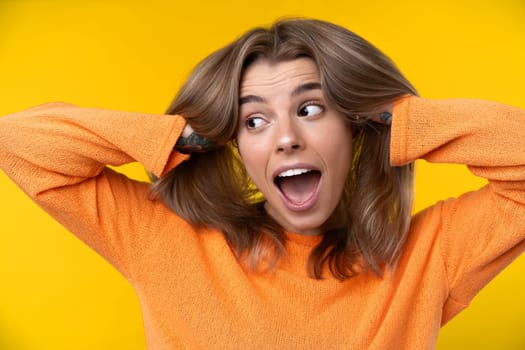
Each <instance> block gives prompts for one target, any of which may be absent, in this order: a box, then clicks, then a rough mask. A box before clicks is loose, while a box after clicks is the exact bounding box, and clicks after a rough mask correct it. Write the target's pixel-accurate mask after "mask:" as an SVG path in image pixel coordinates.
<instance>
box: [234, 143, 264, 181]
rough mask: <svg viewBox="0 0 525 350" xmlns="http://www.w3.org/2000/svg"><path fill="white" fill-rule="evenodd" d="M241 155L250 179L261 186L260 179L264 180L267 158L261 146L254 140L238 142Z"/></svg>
mask: <svg viewBox="0 0 525 350" xmlns="http://www.w3.org/2000/svg"><path fill="white" fill-rule="evenodd" d="M238 145H239V155H240V157H241V160H242V163H243V165H244V168H245V169H246V172H247V173H248V175H249V176H250V178H251V179H252V180H253V182H255V184H256V185H257V186H259V183H258V182H259V181H260V179H262V178H264V170H265V169H266V166H265V157H264V153H263V152H262V150H261V147H260V145H258V143H257V142H256V141H254V140H250V141H248V140H242V139H240V140H239V141H238Z"/></svg>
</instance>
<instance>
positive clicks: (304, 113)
mask: <svg viewBox="0 0 525 350" xmlns="http://www.w3.org/2000/svg"><path fill="white" fill-rule="evenodd" d="M321 112H323V107H322V106H319V105H317V104H307V105H304V106H302V107H301V108H300V109H299V112H298V113H297V115H298V116H300V117H312V116H315V115H318V114H320V113H321Z"/></svg>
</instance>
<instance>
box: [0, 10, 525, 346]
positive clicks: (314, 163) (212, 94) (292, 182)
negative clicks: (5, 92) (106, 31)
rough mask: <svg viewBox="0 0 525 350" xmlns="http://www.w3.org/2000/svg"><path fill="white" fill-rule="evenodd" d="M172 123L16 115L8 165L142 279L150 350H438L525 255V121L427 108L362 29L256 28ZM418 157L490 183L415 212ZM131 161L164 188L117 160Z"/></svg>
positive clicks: (505, 112) (190, 86)
mask: <svg viewBox="0 0 525 350" xmlns="http://www.w3.org/2000/svg"><path fill="white" fill-rule="evenodd" d="M168 114H170V115H165V116H162V115H144V114H139V113H125V112H115V111H107V110H98V109H85V108H78V107H74V106H70V105H63V104H50V105H44V106H40V107H36V108H33V109H31V110H28V111H24V112H21V113H18V114H15V115H13V116H8V117H5V118H2V119H0V124H1V127H0V145H1V146H0V166H1V168H2V169H3V170H4V171H5V172H6V173H7V174H8V175H9V176H10V177H11V178H13V180H14V181H15V182H17V183H18V184H19V185H20V186H21V187H22V188H23V189H24V190H25V191H26V192H27V193H28V194H29V195H30V196H31V197H32V198H33V199H34V200H35V201H36V202H37V203H38V204H39V205H41V206H42V207H43V208H44V209H45V210H47V211H48V212H49V213H50V214H51V215H53V216H54V217H55V218H56V219H57V220H58V221H60V222H61V223H62V224H63V225H65V226H66V227H67V228H69V229H70V230H71V231H72V232H73V233H74V234H75V235H77V236H78V237H79V238H81V239H82V240H84V241H85V242H86V243H87V244H88V245H89V246H91V247H92V248H93V249H95V250H96V251H97V252H99V253H100V254H101V255H103V256H104V257H105V258H106V259H107V260H108V261H109V262H111V263H112V264H113V265H114V266H115V267H116V268H118V269H119V270H120V271H121V272H122V274H123V275H124V276H126V278H128V280H129V281H130V282H131V284H132V285H133V286H134V288H135V290H136V291H137V294H138V296H139V299H140V301H141V306H142V311H143V315H144V324H145V328H146V339H147V343H148V348H151V349H174V348H221V349H225V348H235V349H238V348H301V349H303V348H316V349H317V348H357V349H364V348H366V349H388V348H391V349H407V348H410V349H413V348H432V347H433V346H434V345H435V342H436V338H437V334H438V330H439V328H440V326H441V325H442V324H444V323H446V322H447V321H448V320H450V319H451V318H452V317H453V316H455V315H456V314H457V313H458V312H460V311H461V310H462V309H464V308H465V307H466V306H467V305H468V303H469V301H470V300H471V299H472V298H473V296H474V295H475V294H476V293H477V292H478V291H479V290H480V288H482V287H483V286H484V285H485V284H486V283H488V282H489V281H490V279H492V278H493V277H494V276H495V275H496V274H497V272H498V271H500V270H501V269H502V268H503V267H505V266H506V265H507V264H509V263H510V262H511V261H512V259H513V258H515V257H517V256H518V255H519V254H520V253H521V252H523V250H524V249H525V243H524V242H525V228H524V227H523V225H522V224H521V221H522V218H523V216H524V214H525V191H524V190H525V165H524V164H525V156H524V153H525V152H523V146H522V142H521V140H522V139H523V138H524V137H525V128H524V127H523V125H524V122H525V112H524V111H522V110H519V109H517V108H513V107H508V106H504V105H501V104H496V103H491V102H483V101H474V100H444V101H430V100H426V99H422V98H419V97H416V92H415V89H414V88H413V87H412V86H411V85H410V83H409V82H407V80H406V79H405V78H404V77H403V76H402V74H401V73H400V72H399V71H398V70H397V68H396V67H395V66H394V65H393V64H392V63H391V62H390V60H389V59H388V58H386V57H385V56H384V55H383V54H382V53H381V52H379V51H378V50H377V49H375V48H374V47H373V46H372V45H370V44H369V43H367V42H366V41H364V40H363V39H361V38H359V37H358V36H356V35H355V34H353V33H351V32H349V31H347V30H346V29H343V28H340V27H338V26H335V25H332V24H329V23H325V22H320V21H313V20H288V21H282V22H277V23H276V24H275V25H274V26H272V28H270V29H255V30H252V31H249V32H248V33H246V34H245V35H244V36H242V37H241V38H240V39H238V40H236V41H235V42H233V43H232V44H230V45H228V46H227V47H225V48H223V49H221V50H219V51H217V52H215V53H214V54H212V55H210V56H209V57H208V58H206V59H205V60H204V61H203V62H201V63H200V64H199V65H198V66H197V68H196V69H195V71H194V72H193V74H192V75H191V76H190V78H189V79H188V81H187V83H186V84H185V85H184V86H183V88H182V89H181V91H180V92H179V94H178V96H177V97H176V98H175V101H174V102H173V104H172V105H171V106H170V108H169V110H168ZM186 122H187V123H186ZM420 158H422V159H427V160H429V161H435V162H453V163H463V164H467V165H468V166H469V168H470V169H471V171H472V172H473V173H474V174H476V175H479V176H483V177H485V178H487V179H488V180H489V184H488V185H487V186H485V187H484V188H482V189H480V190H479V191H476V192H472V193H467V194H464V195H463V196H461V197H459V198H457V199H450V200H447V201H444V202H440V203H438V204H436V205H435V206H433V207H431V208H429V209H427V210H425V211H423V212H421V213H419V214H417V215H416V216H415V217H413V218H410V210H411V200H412V175H413V174H412V173H413V170H412V162H413V161H414V160H416V159H420ZM133 160H137V161H139V162H141V163H142V164H144V166H145V167H146V168H147V169H149V170H150V171H151V173H152V174H153V175H154V177H155V182H154V184H153V186H152V187H150V185H149V184H146V183H139V182H136V181H133V180H130V179H128V178H126V177H125V176H123V175H120V174H118V173H116V172H114V171H112V170H110V169H109V168H108V167H106V165H120V164H124V163H127V162H130V161H133Z"/></svg>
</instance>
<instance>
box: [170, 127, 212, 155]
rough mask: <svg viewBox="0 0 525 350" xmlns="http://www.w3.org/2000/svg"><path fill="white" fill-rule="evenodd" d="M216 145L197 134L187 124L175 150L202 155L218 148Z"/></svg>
mask: <svg viewBox="0 0 525 350" xmlns="http://www.w3.org/2000/svg"><path fill="white" fill-rule="evenodd" d="M216 146H217V145H216V144H215V143H214V142H213V141H211V140H209V139H207V138H205V137H203V136H200V135H199V134H197V133H196V132H195V131H194V130H193V128H192V127H191V126H190V124H186V126H185V127H184V130H183V131H182V134H181V135H180V137H179V139H178V140H177V143H176V144H175V147H174V149H175V150H177V151H178V152H180V153H186V154H188V153H202V152H207V151H210V150H212V149H214V148H216Z"/></svg>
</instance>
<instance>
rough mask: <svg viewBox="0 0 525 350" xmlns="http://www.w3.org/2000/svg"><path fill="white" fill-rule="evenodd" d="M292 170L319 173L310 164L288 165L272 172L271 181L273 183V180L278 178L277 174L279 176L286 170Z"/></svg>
mask: <svg viewBox="0 0 525 350" xmlns="http://www.w3.org/2000/svg"><path fill="white" fill-rule="evenodd" d="M292 169H307V170H317V171H319V169H318V168H316V167H315V166H313V165H311V164H306V163H296V164H290V165H283V166H281V167H279V168H277V169H275V170H274V172H273V173H272V179H273V180H274V181H275V179H276V178H277V177H278V176H279V174H281V173H282V172H285V171H287V170H292Z"/></svg>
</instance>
